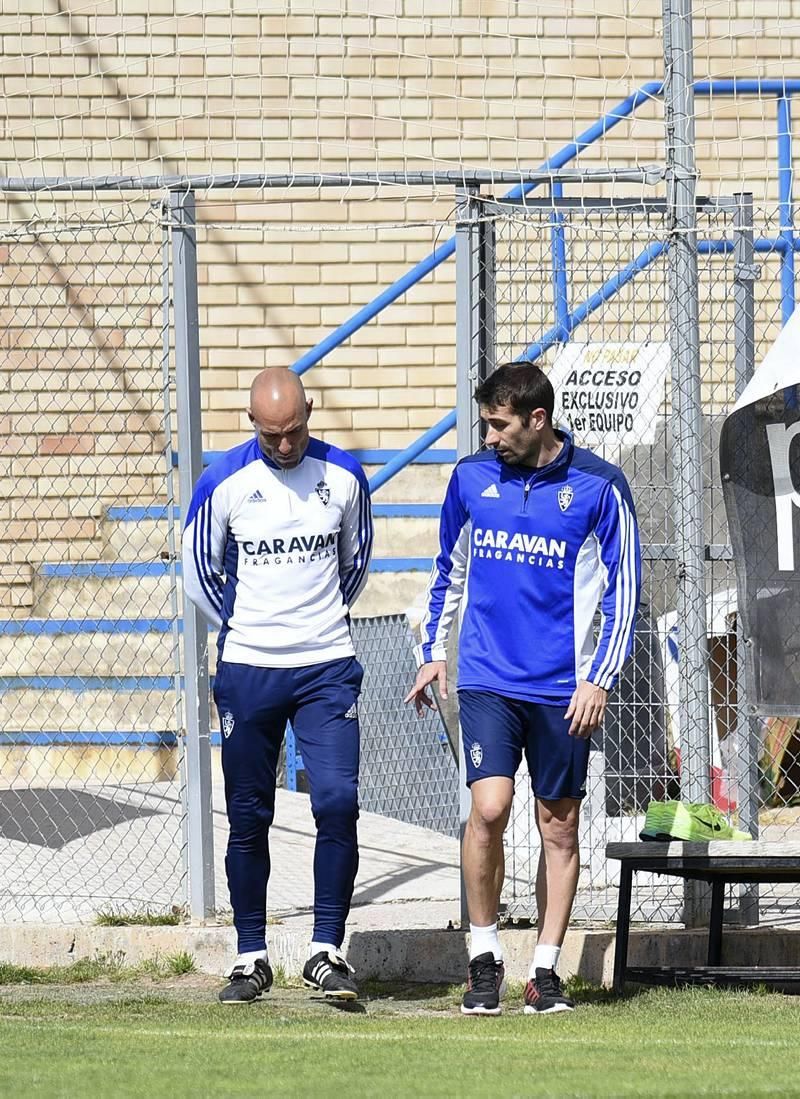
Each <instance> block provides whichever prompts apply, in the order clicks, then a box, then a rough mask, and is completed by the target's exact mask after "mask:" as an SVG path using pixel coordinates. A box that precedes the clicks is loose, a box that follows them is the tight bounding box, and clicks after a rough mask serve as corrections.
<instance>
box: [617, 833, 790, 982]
mask: <svg viewBox="0 0 800 1099" xmlns="http://www.w3.org/2000/svg"><path fill="white" fill-rule="evenodd" d="M606 857H607V858H609V859H619V861H620V883H619V907H618V910H617V935H616V945H615V951H614V991H615V992H622V990H623V988H624V987H625V981H626V979H627V980H631V981H637V982H639V983H640V984H671V985H674V984H681V983H687V984H697V983H702V984H749V983H759V984H766V985H770V986H773V987H780V988H784V989H787V990H788V989H791V990H792V991H800V967H796V966H786V967H772V966H770V967H767V966H759V967H738V968H737V967H733V966H722V965H721V964H720V962H721V960H722V909H723V903H724V900H725V886H726V885H728V884H730V883H732V882H748V883H753V882H800V843H758V842H755V841H753V842H749V843H748V842H745V843H738V842H733V841H724V840H716V841H712V842H710V843H683V842H681V841H675V842H673V843H651V842H646V841H642V842H640V843H609V844H608V845H607V847H606ZM637 870H642V871H645V872H646V873H648V874H664V875H667V876H672V877H678V878H685V879H691V880H693V881H703V882H707V883H708V884H709V885H710V886H711V913H710V917H709V929H708V964H707V965H706V966H694V967H684V968H673V967H668V966H649V967H631V966H629V965H628V938H629V933H630V922H631V894H632V888H633V875H634V874H635V873H636V871H637Z"/></svg>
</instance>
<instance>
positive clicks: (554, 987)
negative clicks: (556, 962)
mask: <svg viewBox="0 0 800 1099" xmlns="http://www.w3.org/2000/svg"><path fill="white" fill-rule="evenodd" d="M574 1010H575V1001H574V1000H570V998H569V997H568V996H565V995H564V993H563V992H562V991H561V981H560V980H559V979H558V974H557V973H556V971H555V970H554V969H537V970H536V977H535V978H534V979H533V980H532V981H528V983H527V985H526V986H525V1014H526V1015H552V1014H553V1013H554V1012H556V1011H574Z"/></svg>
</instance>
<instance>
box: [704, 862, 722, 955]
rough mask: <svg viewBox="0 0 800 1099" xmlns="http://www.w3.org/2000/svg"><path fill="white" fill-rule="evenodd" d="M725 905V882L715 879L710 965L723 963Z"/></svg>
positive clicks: (709, 936) (712, 886) (709, 949)
mask: <svg viewBox="0 0 800 1099" xmlns="http://www.w3.org/2000/svg"><path fill="white" fill-rule="evenodd" d="M724 904H725V882H724V881H723V880H722V879H721V878H714V880H713V882H712V883H711V916H710V918H709V921H708V964H709V965H720V963H721V962H722V909H723V906H724Z"/></svg>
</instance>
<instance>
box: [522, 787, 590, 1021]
mask: <svg viewBox="0 0 800 1099" xmlns="http://www.w3.org/2000/svg"><path fill="white" fill-rule="evenodd" d="M579 820H580V802H579V801H578V800H577V799H575V798H560V799H559V800H558V801H544V800H543V799H540V798H537V799H536V826H537V828H538V829H539V835H540V836H541V838H542V847H541V851H540V853H539V866H538V870H537V874H536V907H537V911H538V931H539V934H538V941H537V944H536V949H535V950H534V954H533V962H532V963H531V967H530V972H529V977H530V980H529V982H528V987H527V989H526V992H525V1012H526V1014H528V1013H529V1014H537V1015H538V1014H541V1013H542V1012H545V1013H550V1012H553V1011H570V1010H571V1009H572V1008H573V1007H574V1004H573V1003H572V1001H571V1000H570V999H568V997H566V996H565V995H564V994H563V992H562V991H561V985H560V983H559V981H558V978H557V977H556V976H555V971H556V968H557V966H558V959H559V955H560V954H561V945H562V943H563V942H564V936H565V935H566V933H567V927H568V925H569V918H570V914H571V912H572V905H573V902H574V900H575V892H576V890H577V887H578V874H579V872H580V858H579V854H578V823H579Z"/></svg>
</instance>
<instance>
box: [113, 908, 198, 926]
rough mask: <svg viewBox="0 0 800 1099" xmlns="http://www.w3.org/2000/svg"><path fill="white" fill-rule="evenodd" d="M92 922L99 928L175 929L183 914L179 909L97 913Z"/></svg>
mask: <svg viewBox="0 0 800 1099" xmlns="http://www.w3.org/2000/svg"><path fill="white" fill-rule="evenodd" d="M94 922H95V923H96V924H97V925H98V926H99V927H177V926H178V925H179V924H182V923H183V913H182V912H181V910H180V909H179V908H171V909H170V910H169V911H168V912H152V911H151V910H150V909H149V908H148V909H145V911H144V912H115V911H111V910H109V911H107V912H98V913H97V915H96V916H95V919H94Z"/></svg>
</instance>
